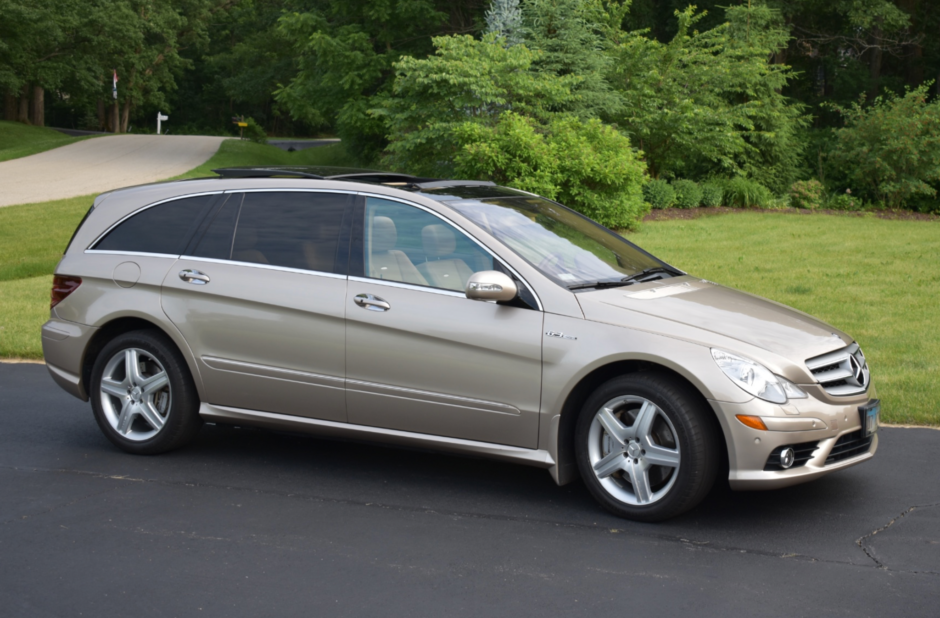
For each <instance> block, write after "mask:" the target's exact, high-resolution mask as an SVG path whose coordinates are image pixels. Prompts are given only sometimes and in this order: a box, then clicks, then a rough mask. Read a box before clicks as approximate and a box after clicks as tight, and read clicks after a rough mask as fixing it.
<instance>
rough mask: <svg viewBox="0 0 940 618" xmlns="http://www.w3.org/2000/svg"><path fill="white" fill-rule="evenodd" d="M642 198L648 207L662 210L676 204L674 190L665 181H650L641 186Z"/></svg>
mask: <svg viewBox="0 0 940 618" xmlns="http://www.w3.org/2000/svg"><path fill="white" fill-rule="evenodd" d="M643 197H644V199H646V202H647V203H648V204H649V205H650V206H652V207H653V208H655V209H657V210H662V209H663V208H670V207H671V206H672V205H673V204H675V203H676V190H675V189H673V188H672V185H671V184H669V183H668V182H666V181H665V180H651V181H649V182H648V183H646V185H644V186H643Z"/></svg>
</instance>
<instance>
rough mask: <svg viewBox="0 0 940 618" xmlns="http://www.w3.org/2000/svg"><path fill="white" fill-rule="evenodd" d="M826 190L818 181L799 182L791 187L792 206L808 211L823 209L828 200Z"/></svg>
mask: <svg viewBox="0 0 940 618" xmlns="http://www.w3.org/2000/svg"><path fill="white" fill-rule="evenodd" d="M825 190H826V189H825V187H823V185H822V183H821V182H819V181H818V180H798V181H796V182H794V183H793V184H792V185H790V205H791V206H793V207H794V208H805V209H807V210H816V209H817V208H821V207H822V205H823V201H824V200H825V198H826V196H825Z"/></svg>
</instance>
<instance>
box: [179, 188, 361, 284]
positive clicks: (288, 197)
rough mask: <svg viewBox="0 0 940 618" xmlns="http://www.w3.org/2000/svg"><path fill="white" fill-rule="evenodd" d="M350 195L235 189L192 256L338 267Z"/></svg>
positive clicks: (303, 267)
mask: <svg viewBox="0 0 940 618" xmlns="http://www.w3.org/2000/svg"><path fill="white" fill-rule="evenodd" d="M350 201H351V198H350V196H348V195H345V194H335V193H315V192H290V191H284V192H269V193H268V192H264V193H263V192H258V193H254V192H253V193H244V194H240V195H233V196H231V197H230V198H229V199H228V201H226V203H225V204H224V205H223V206H222V208H221V209H219V211H218V213H216V215H215V217H214V218H213V220H212V223H211V224H210V225H209V227H208V229H207V230H206V233H205V235H204V236H203V237H202V240H200V242H199V245H198V246H197V247H196V249H195V250H194V251H193V256H195V257H206V258H214V259H229V260H233V261H236V262H248V263H251V264H265V265H270V266H281V267H286V268H297V269H301V270H314V271H319V272H328V273H332V272H337V268H338V264H337V251H338V249H339V245H340V232H341V230H342V226H343V216H344V215H345V213H346V209H347V206H348V205H349V204H350ZM233 231H234V236H233Z"/></svg>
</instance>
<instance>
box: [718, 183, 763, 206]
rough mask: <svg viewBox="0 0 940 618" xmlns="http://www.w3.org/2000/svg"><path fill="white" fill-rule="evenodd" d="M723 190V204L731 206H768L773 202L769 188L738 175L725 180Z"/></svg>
mask: <svg viewBox="0 0 940 618" xmlns="http://www.w3.org/2000/svg"><path fill="white" fill-rule="evenodd" d="M724 190H725V205H726V206H731V207H733V208H770V207H771V206H772V205H773V204H774V195H773V193H771V192H770V189H768V188H767V187H765V186H764V185H762V184H760V183H759V182H754V181H753V180H748V179H747V178H741V177H740V176H739V177H737V178H732V179H731V180H728V181H726V182H725V183H724Z"/></svg>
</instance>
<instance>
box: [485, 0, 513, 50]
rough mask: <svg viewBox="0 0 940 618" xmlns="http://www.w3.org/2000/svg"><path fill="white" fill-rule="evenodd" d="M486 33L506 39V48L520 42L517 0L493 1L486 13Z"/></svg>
mask: <svg viewBox="0 0 940 618" xmlns="http://www.w3.org/2000/svg"><path fill="white" fill-rule="evenodd" d="M486 31H487V32H496V33H497V34H499V36H501V37H503V38H504V39H506V47H512V46H513V45H518V44H519V43H521V42H522V32H521V31H522V9H520V8H519V0H493V1H492V2H491V3H490V9H489V10H488V11H487V12H486Z"/></svg>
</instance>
